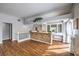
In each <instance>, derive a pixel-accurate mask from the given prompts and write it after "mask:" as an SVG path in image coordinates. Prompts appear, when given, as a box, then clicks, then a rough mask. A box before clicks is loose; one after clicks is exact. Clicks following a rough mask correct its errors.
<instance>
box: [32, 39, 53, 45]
mask: <svg viewBox="0 0 79 59" xmlns="http://www.w3.org/2000/svg"><path fill="white" fill-rule="evenodd" d="M31 40H34V41H38V42H42V43H46V44H49V45H51V44H52V43H48V42H44V41H40V40H36V39H31Z"/></svg>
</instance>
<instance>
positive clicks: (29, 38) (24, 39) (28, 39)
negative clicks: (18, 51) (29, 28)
mask: <svg viewBox="0 0 79 59" xmlns="http://www.w3.org/2000/svg"><path fill="white" fill-rule="evenodd" d="M26 40H30V38H26V39H21V40H18V42H23V41H26Z"/></svg>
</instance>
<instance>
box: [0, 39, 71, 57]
mask: <svg viewBox="0 0 79 59" xmlns="http://www.w3.org/2000/svg"><path fill="white" fill-rule="evenodd" d="M0 55H2V56H69V55H70V53H69V44H65V43H61V42H57V41H54V42H53V44H52V45H48V44H44V43H40V42H36V41H32V40H28V41H24V42H21V43H18V42H11V41H9V40H8V41H4V43H3V44H2V45H0Z"/></svg>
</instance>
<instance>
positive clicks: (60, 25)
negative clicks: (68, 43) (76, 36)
mask: <svg viewBox="0 0 79 59" xmlns="http://www.w3.org/2000/svg"><path fill="white" fill-rule="evenodd" d="M58 32H60V33H61V32H62V24H58Z"/></svg>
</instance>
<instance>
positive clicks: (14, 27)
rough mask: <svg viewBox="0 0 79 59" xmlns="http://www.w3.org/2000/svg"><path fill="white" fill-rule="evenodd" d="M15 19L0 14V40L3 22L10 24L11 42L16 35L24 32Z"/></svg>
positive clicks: (21, 25) (20, 24)
mask: <svg viewBox="0 0 79 59" xmlns="http://www.w3.org/2000/svg"><path fill="white" fill-rule="evenodd" d="M17 19H18V18H17V17H13V16H10V15H6V14H3V13H0V24H1V25H0V33H1V34H0V38H2V36H1V35H2V26H3V24H2V23H3V22H5V23H12V38H13V40H16V34H17V33H18V32H25V31H26V30H25V29H24V28H23V24H22V23H21V22H18V21H17Z"/></svg>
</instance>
